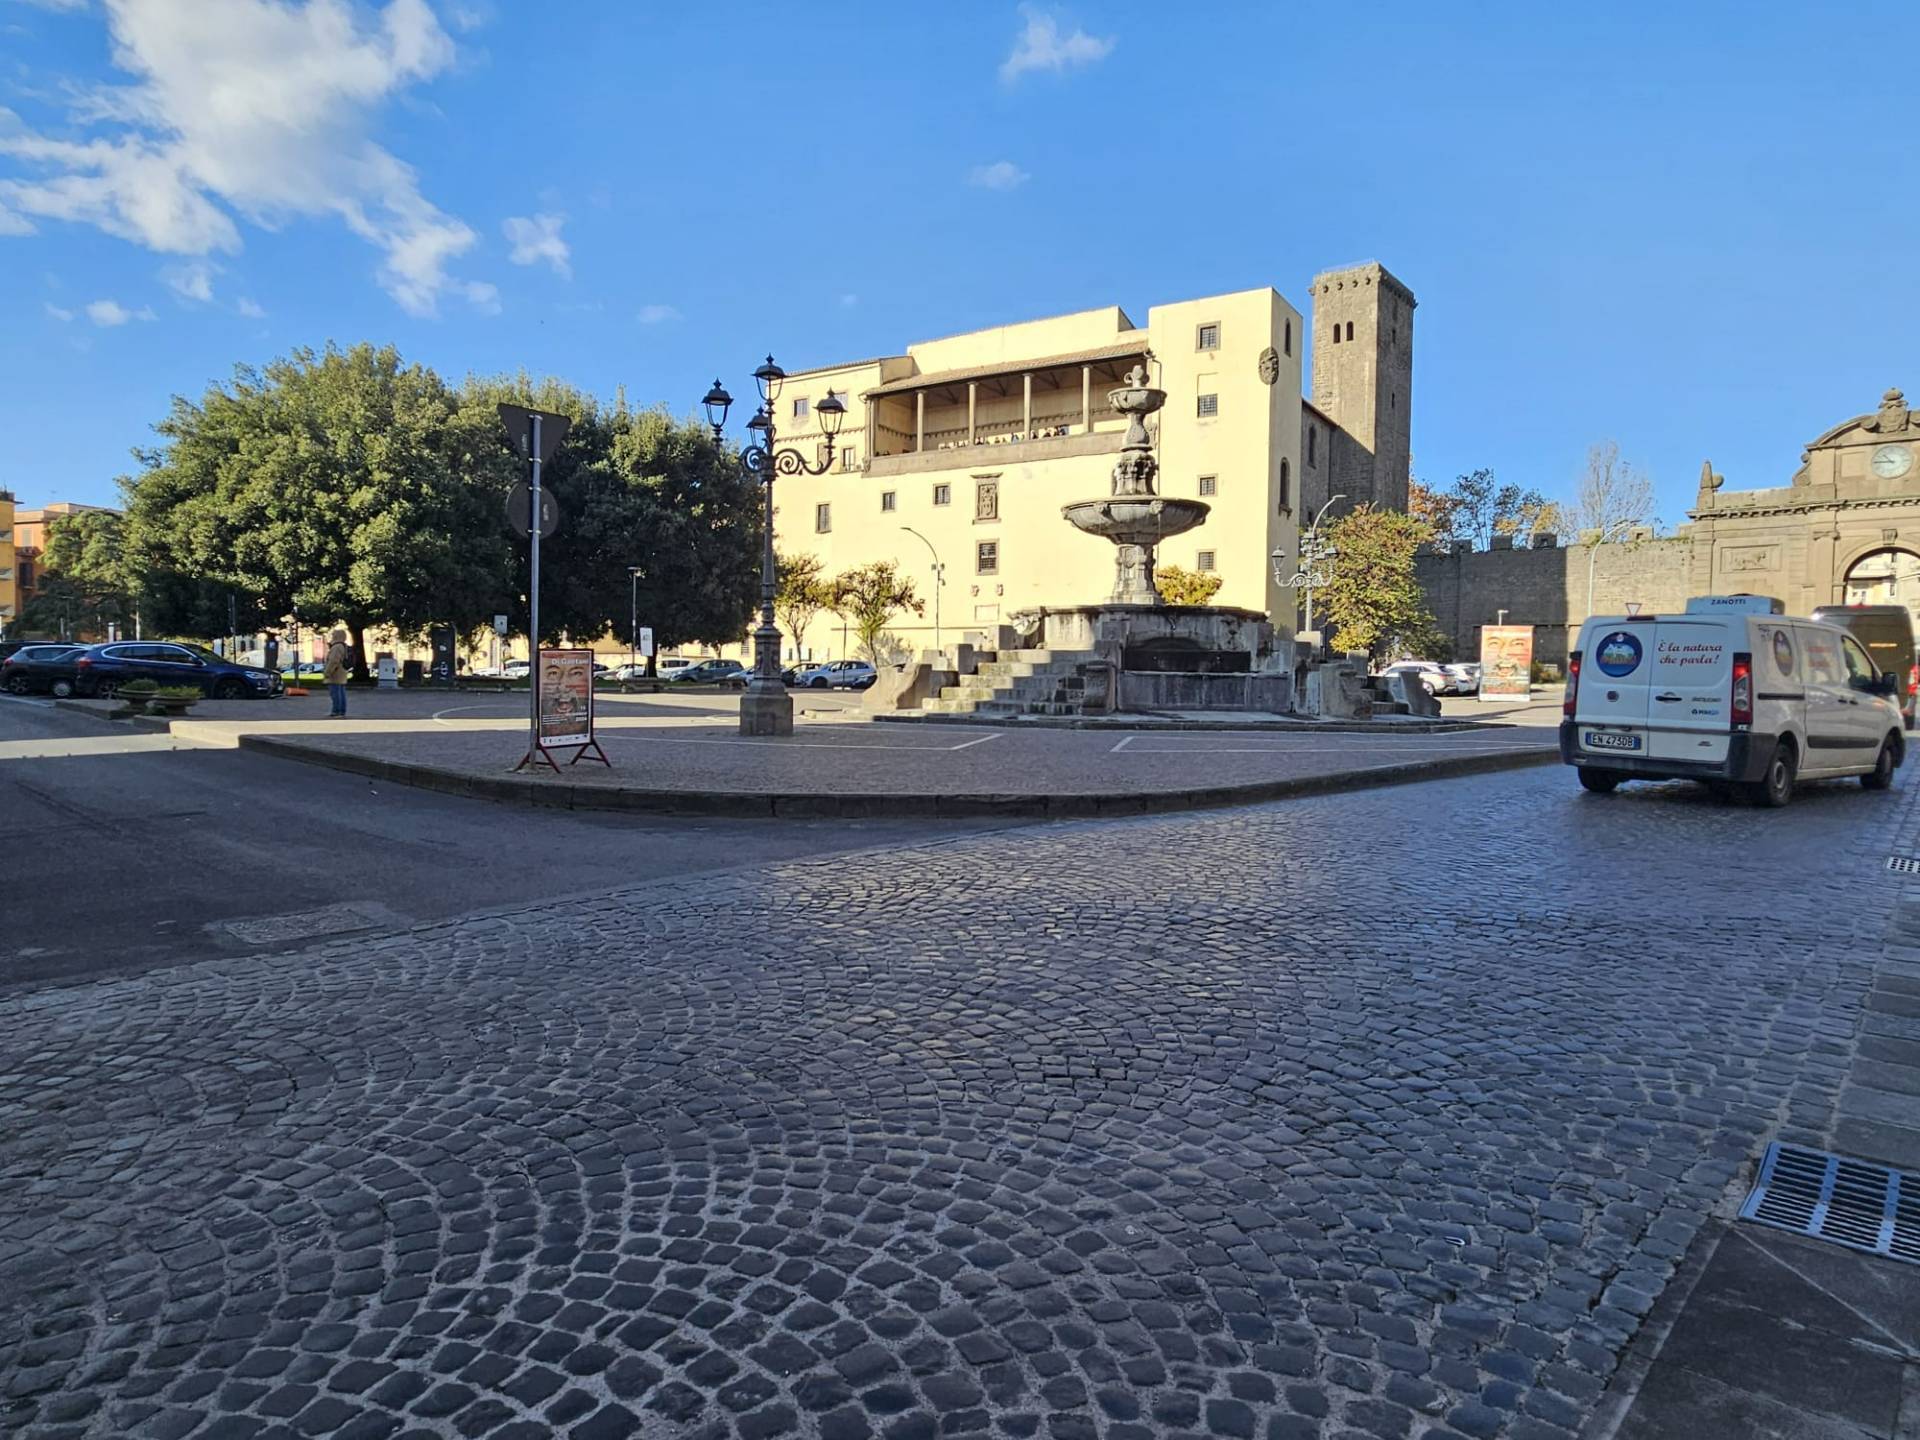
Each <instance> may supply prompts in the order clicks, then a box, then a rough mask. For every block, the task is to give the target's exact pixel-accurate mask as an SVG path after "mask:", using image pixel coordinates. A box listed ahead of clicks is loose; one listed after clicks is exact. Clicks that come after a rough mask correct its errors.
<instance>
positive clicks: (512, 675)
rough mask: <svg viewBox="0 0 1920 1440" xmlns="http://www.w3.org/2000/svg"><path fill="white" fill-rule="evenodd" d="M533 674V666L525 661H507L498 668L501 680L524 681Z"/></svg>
mask: <svg viewBox="0 0 1920 1440" xmlns="http://www.w3.org/2000/svg"><path fill="white" fill-rule="evenodd" d="M532 673H533V664H532V662H531V661H527V660H509V661H507V663H506V664H504V665H502V666H501V667H500V678H501V679H502V680H524V679H526V678H527V677H528V676H529V675H531V674H532Z"/></svg>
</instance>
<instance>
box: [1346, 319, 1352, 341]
mask: <svg viewBox="0 0 1920 1440" xmlns="http://www.w3.org/2000/svg"><path fill="white" fill-rule="evenodd" d="M1352 338H1353V322H1352V321H1351V320H1349V321H1347V339H1349V340H1351V339H1352Z"/></svg>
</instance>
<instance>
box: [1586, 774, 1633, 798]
mask: <svg viewBox="0 0 1920 1440" xmlns="http://www.w3.org/2000/svg"><path fill="white" fill-rule="evenodd" d="M1575 773H1576V774H1578V775H1579V777H1580V788H1581V789H1582V790H1591V791H1592V792H1593V793H1594V794H1596V795H1611V794H1612V793H1613V792H1614V790H1615V789H1617V788H1618V787H1619V784H1620V782H1621V781H1622V780H1624V779H1626V778H1627V777H1626V776H1624V775H1622V774H1619V773H1618V772H1617V771H1613V770H1587V769H1581V770H1579V771H1576V772H1575Z"/></svg>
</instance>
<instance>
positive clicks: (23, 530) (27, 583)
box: [13, 500, 120, 615]
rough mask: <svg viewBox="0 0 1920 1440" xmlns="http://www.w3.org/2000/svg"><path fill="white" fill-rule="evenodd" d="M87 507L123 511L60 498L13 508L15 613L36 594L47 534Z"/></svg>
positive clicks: (24, 606)
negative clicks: (36, 506)
mask: <svg viewBox="0 0 1920 1440" xmlns="http://www.w3.org/2000/svg"><path fill="white" fill-rule="evenodd" d="M83 510H104V511H106V512H107V513H109V514H113V515H118V514H119V513H120V512H119V511H118V510H116V509H115V508H114V507H113V506H111V505H76V504H75V503H74V502H73V501H71V500H56V501H54V502H53V503H52V504H51V505H42V506H41V507H40V508H39V509H37V510H15V511H14V512H13V571H14V611H13V613H14V614H16V615H17V614H19V613H20V611H21V610H23V609H25V608H26V604H27V601H29V600H31V599H32V598H33V591H34V581H35V578H36V577H37V575H38V574H39V570H40V553H41V552H42V551H43V550H45V549H46V548H47V535H48V534H49V532H51V531H52V529H53V527H54V526H55V525H57V524H59V523H60V520H61V518H62V517H63V516H67V515H78V514H79V513H80V512H81V511H83Z"/></svg>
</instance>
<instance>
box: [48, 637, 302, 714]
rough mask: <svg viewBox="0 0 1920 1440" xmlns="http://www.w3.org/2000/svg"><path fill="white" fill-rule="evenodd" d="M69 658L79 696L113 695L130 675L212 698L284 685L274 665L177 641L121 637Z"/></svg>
mask: <svg viewBox="0 0 1920 1440" xmlns="http://www.w3.org/2000/svg"><path fill="white" fill-rule="evenodd" d="M67 663H69V664H71V665H72V666H73V676H74V684H73V688H74V693H75V694H77V695H96V696H106V695H111V694H113V693H114V692H115V691H116V690H118V689H119V688H120V687H121V686H123V685H125V684H126V683H127V682H128V681H130V680H151V681H153V682H154V684H156V685H190V686H193V687H195V688H196V689H198V690H199V691H200V693H201V694H203V695H205V696H207V697H208V698H209V699H213V700H245V699H249V698H253V699H261V700H264V699H266V698H267V697H269V696H272V695H278V694H279V693H280V692H281V690H282V689H283V688H285V682H284V681H282V680H281V678H280V677H279V676H278V675H276V674H274V673H273V672H272V671H270V670H263V669H261V668H259V667H258V666H255V665H235V664H234V663H233V662H232V661H230V660H222V659H221V658H220V657H219V656H218V655H216V654H214V653H213V652H212V651H211V650H205V649H202V648H201V647H200V646H198V645H186V644H182V643H181V642H179V641H177V640H164V641H161V640H120V641H116V642H115V643H113V644H111V645H94V646H90V647H89V648H87V649H85V650H82V651H81V652H80V653H79V654H78V655H71V656H68V657H67Z"/></svg>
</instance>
